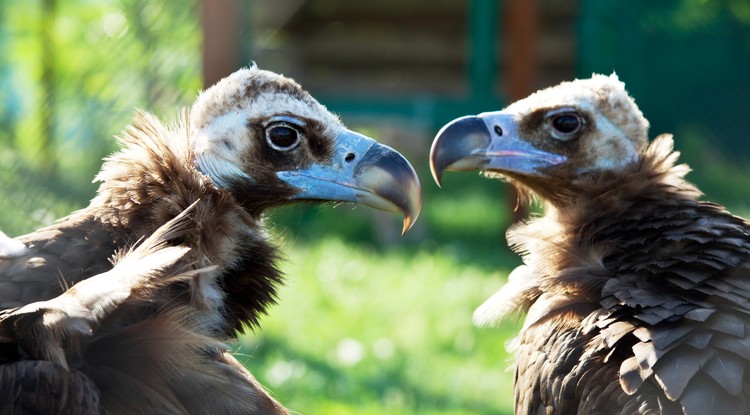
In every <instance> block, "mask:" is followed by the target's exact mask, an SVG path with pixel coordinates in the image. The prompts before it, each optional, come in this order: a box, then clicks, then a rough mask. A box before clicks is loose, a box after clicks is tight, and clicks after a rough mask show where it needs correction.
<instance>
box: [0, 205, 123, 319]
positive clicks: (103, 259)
mask: <svg viewBox="0 0 750 415" xmlns="http://www.w3.org/2000/svg"><path fill="white" fill-rule="evenodd" d="M126 237H127V236H126V235H119V234H118V232H117V231H116V229H115V228H113V227H111V226H105V225H103V224H101V223H99V222H98V221H96V220H95V219H94V218H93V217H92V216H89V215H87V214H85V213H84V212H79V213H77V214H73V215H71V216H69V217H67V218H65V219H62V220H61V221H60V222H59V223H57V224H55V225H52V226H50V227H47V228H44V229H40V230H38V231H36V232H33V233H30V234H28V235H24V236H20V237H18V238H16V239H10V238H8V237H7V236H5V235H3V237H2V238H0V309H4V308H11V307H20V306H23V305H25V304H29V303H32V302H35V301H43V300H48V299H50V298H53V297H55V296H57V295H59V294H61V293H62V292H63V291H65V288H67V287H70V286H72V285H73V284H75V283H76V282H78V281H80V280H82V279H85V278H88V277H90V276H92V275H96V274H100V273H103V272H106V271H108V270H109V269H111V268H112V264H111V262H110V261H109V260H110V258H111V257H112V255H113V254H114V253H115V251H116V250H117V249H118V243H117V242H116V241H117V240H124V239H125V238H126Z"/></svg>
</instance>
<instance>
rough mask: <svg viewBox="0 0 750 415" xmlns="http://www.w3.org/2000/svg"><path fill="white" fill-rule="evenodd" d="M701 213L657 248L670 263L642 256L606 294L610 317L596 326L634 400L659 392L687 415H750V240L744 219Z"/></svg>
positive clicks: (705, 206)
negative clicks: (614, 352) (616, 352)
mask: <svg viewBox="0 0 750 415" xmlns="http://www.w3.org/2000/svg"><path fill="white" fill-rule="evenodd" d="M697 208H699V209H704V210H709V212H708V213H706V214H704V215H701V216H700V217H699V219H694V220H690V222H689V223H688V224H683V226H681V227H680V228H679V230H669V229H667V230H665V231H663V232H662V233H661V234H662V235H663V236H664V238H663V239H661V240H660V242H659V246H658V247H654V246H652V247H650V248H649V249H650V250H651V251H652V252H657V253H659V254H660V255H656V256H655V255H653V254H652V255H648V254H647V253H646V252H641V251H640V248H641V247H640V246H638V245H634V246H633V247H632V248H633V249H632V250H631V255H632V256H633V257H637V258H639V260H637V261H631V262H630V263H631V265H630V266H629V269H630V270H631V272H629V273H623V274H621V275H620V276H619V277H618V278H616V279H611V280H609V281H608V283H607V284H606V285H605V287H604V290H603V296H604V298H603V300H602V304H603V305H604V306H605V308H607V309H608V310H609V311H608V313H607V315H602V316H600V319H599V320H598V321H596V322H595V323H594V324H595V326H596V327H597V329H599V330H601V335H600V338H601V340H602V342H601V346H600V347H604V346H606V347H612V348H618V349H620V351H621V352H622V353H623V358H622V362H621V367H620V383H621V385H622V388H623V390H624V391H625V392H626V393H628V394H629V395H632V396H633V399H635V398H634V397H636V396H638V395H642V394H643V390H645V389H655V390H656V391H657V392H658V395H659V396H661V397H662V398H661V399H662V400H663V401H667V402H674V403H676V404H679V406H681V407H682V408H683V409H684V411H685V413H686V414H714V413H716V414H720V413H737V414H740V413H747V411H748V409H747V408H749V407H750V232H748V229H749V228H748V224H747V223H746V222H745V221H744V220H742V219H740V218H736V217H731V216H729V215H721V216H719V215H716V214H714V215H711V214H710V213H711V210H712V209H714V205H710V204H701V205H698V206H697ZM669 219H671V218H669ZM679 219H680V220H682V218H679ZM673 220H677V219H673ZM663 222H664V223H666V224H667V225H668V224H670V222H669V221H668V220H666V219H665V220H663ZM647 226H648V225H644V227H647ZM675 229H677V228H676V227H675ZM642 234H643V235H648V233H647V232H646V231H643V232H642ZM664 252H669V253H670V255H664V254H663V253H664ZM644 275H648V278H644Z"/></svg>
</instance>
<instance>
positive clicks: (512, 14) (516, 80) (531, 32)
mask: <svg viewBox="0 0 750 415" xmlns="http://www.w3.org/2000/svg"><path fill="white" fill-rule="evenodd" d="M504 4H505V7H506V8H505V19H504V22H505V24H504V25H503V26H504V28H505V31H504V36H503V38H504V39H505V41H504V44H505V47H504V48H503V50H504V51H505V55H504V56H503V59H504V61H505V62H506V68H507V71H506V74H505V82H507V84H506V88H507V89H506V91H508V98H509V99H510V101H511V102H512V101H516V100H519V99H521V98H524V97H526V96H528V95H529V94H531V93H532V92H534V90H535V89H536V80H537V76H538V68H539V62H538V60H537V41H538V33H539V30H538V24H537V23H538V18H537V4H536V0H506V1H505V2H504ZM510 193H511V194H509V197H510V198H511V201H512V203H513V204H514V210H513V222H517V221H519V220H521V219H523V218H524V217H526V209H524V208H523V206H520V205H519V206H517V207H515V205H516V201H517V200H518V190H516V188H514V187H511V192H510Z"/></svg>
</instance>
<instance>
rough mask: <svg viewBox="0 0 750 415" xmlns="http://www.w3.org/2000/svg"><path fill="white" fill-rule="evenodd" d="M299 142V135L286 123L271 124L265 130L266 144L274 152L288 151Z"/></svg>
mask: <svg viewBox="0 0 750 415" xmlns="http://www.w3.org/2000/svg"><path fill="white" fill-rule="evenodd" d="M300 141H301V134H300V132H299V131H297V129H296V128H294V127H292V126H291V125H289V124H287V123H278V124H273V125H271V126H269V127H268V128H266V142H268V145H269V146H271V148H273V149H274V150H278V151H290V150H293V149H294V148H296V147H297V146H298V145H299V143H300Z"/></svg>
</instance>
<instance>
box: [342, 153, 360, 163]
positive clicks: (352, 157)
mask: <svg viewBox="0 0 750 415" xmlns="http://www.w3.org/2000/svg"><path fill="white" fill-rule="evenodd" d="M355 157H357V156H355V155H354V153H349V154H347V155H346V157H344V161H346V162H347V163H351V162H352V160H354V158H355Z"/></svg>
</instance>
